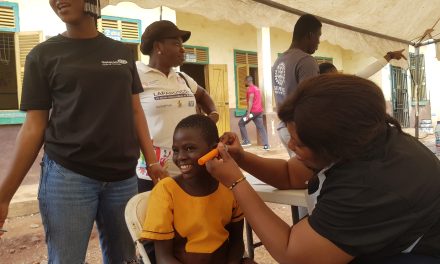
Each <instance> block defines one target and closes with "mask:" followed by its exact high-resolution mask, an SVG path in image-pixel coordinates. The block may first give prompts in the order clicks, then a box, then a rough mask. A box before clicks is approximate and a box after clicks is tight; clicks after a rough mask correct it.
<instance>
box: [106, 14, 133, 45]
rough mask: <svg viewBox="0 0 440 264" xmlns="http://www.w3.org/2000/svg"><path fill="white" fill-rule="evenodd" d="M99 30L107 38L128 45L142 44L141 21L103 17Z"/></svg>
mask: <svg viewBox="0 0 440 264" xmlns="http://www.w3.org/2000/svg"><path fill="white" fill-rule="evenodd" d="M98 30H99V31H100V32H102V33H103V34H104V35H106V36H107V37H110V38H113V39H115V40H119V41H122V42H128V43H140V42H141V38H140V36H141V21H140V20H139V19H131V18H123V17H111V16H102V18H101V19H99V20H98Z"/></svg>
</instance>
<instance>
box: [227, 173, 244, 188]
mask: <svg viewBox="0 0 440 264" xmlns="http://www.w3.org/2000/svg"><path fill="white" fill-rule="evenodd" d="M244 180H246V177H245V176H242V177H241V178H240V179H238V180H236V181H235V182H234V183H233V184H232V185H231V186H229V190H232V189H233V188H234V187H235V186H236V185H237V184H239V183H240V182H242V181H244Z"/></svg>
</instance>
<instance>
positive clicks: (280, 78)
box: [275, 62, 286, 86]
mask: <svg viewBox="0 0 440 264" xmlns="http://www.w3.org/2000/svg"><path fill="white" fill-rule="evenodd" d="M285 80H286V64H285V63H284V62H281V63H280V64H278V66H277V67H276V69H275V82H276V83H277V84H278V85H280V86H283V85H284V81H285Z"/></svg>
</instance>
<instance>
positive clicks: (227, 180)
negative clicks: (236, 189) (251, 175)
mask: <svg viewBox="0 0 440 264" xmlns="http://www.w3.org/2000/svg"><path fill="white" fill-rule="evenodd" d="M217 149H218V152H219V155H220V158H217V159H212V160H210V161H208V162H207V163H206V168H207V170H208V172H209V173H210V174H211V175H212V176H213V177H214V178H216V179H217V180H218V181H219V182H221V183H222V184H223V185H224V186H226V187H230V186H231V185H232V184H233V183H234V182H236V181H237V180H238V179H240V178H241V177H243V173H242V172H241V170H240V168H239V167H238V165H237V163H235V161H234V159H233V158H232V157H231V156H230V155H229V154H228V151H226V147H225V145H224V144H223V143H218V146H217ZM228 149H229V147H228Z"/></svg>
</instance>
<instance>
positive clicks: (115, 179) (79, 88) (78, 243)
mask: <svg viewBox="0 0 440 264" xmlns="http://www.w3.org/2000/svg"><path fill="white" fill-rule="evenodd" d="M49 3H50V6H51V7H52V9H53V11H54V12H55V13H56V15H57V16H58V17H59V18H60V19H61V20H62V21H63V22H64V23H65V25H66V28H67V31H65V32H63V33H61V34H59V35H57V36H55V37H52V38H50V39H48V40H47V41H45V42H43V43H40V44H39V45H37V46H36V47H35V48H33V49H32V50H31V51H30V53H29V54H28V55H27V57H26V64H25V71H24V80H23V94H22V100H21V105H20V109H21V110H22V111H26V112H27V113H26V121H25V122H24V124H23V126H22V127H21V129H20V132H19V134H18V136H17V140H16V145H15V150H14V153H13V154H12V163H11V166H10V168H9V169H8V170H7V172H6V175H2V176H1V178H0V228H1V227H2V226H3V224H4V221H5V218H6V216H7V212H8V205H9V203H10V201H11V199H12V196H13V195H14V193H15V192H16V190H17V188H18V187H19V185H20V183H21V181H22V180H23V178H24V177H25V175H26V173H27V172H28V170H29V168H30V167H31V165H32V164H33V162H34V160H35V159H36V156H37V154H38V152H39V150H40V148H41V147H42V145H44V157H43V161H42V162H41V167H42V170H41V180H40V186H39V191H38V200H39V205H40V213H41V217H42V220H43V225H44V229H45V232H46V243H47V249H48V262H49V263H84V261H85V257H86V251H87V245H88V243H89V238H90V234H91V232H92V228H93V224H94V222H96V224H97V227H98V232H99V238H100V244H101V248H102V254H103V263H133V262H135V261H136V254H135V248H134V245H133V241H132V239H131V237H130V234H129V232H128V229H127V226H126V224H125V220H124V209H125V205H126V203H127V201H128V200H129V199H130V198H131V197H132V196H134V195H135V194H136V193H137V180H136V170H135V169H136V162H137V159H138V157H139V146H140V148H141V150H142V152H143V153H144V154H145V156H147V157H148V162H153V163H154V162H155V161H156V160H155V155H154V152H153V147H152V142H151V140H150V137H149V132H148V125H147V122H146V120H145V116H144V112H143V111H142V107H141V104H140V100H139V95H138V94H139V93H140V92H141V91H142V86H141V83H140V80H139V76H138V73H137V70H136V66H135V61H134V59H133V57H132V53H131V52H130V50H129V49H128V48H127V47H126V46H125V45H124V44H123V43H121V42H119V41H115V40H112V39H110V38H107V37H106V36H104V35H103V34H101V33H99V32H98V31H97V28H96V22H97V18H99V17H100V2H99V1H97V0H64V1H56V0H50V1H49ZM149 173H150V174H151V175H152V176H153V177H154V178H159V177H163V176H164V172H163V170H162V168H160V167H156V168H150V169H149ZM0 235H1V234H0Z"/></svg>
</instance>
